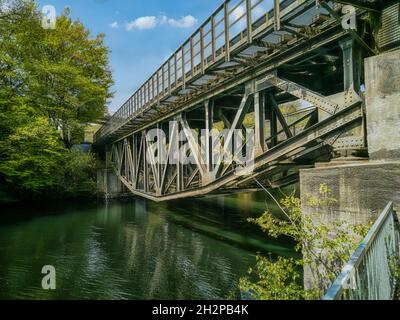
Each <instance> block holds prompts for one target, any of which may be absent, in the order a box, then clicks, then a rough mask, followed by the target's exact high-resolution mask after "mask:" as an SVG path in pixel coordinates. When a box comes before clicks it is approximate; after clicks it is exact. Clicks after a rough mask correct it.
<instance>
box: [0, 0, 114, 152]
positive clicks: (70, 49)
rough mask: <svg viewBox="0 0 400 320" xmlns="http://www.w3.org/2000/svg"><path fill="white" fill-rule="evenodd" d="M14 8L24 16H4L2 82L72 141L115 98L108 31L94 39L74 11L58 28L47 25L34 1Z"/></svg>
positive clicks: (0, 41) (63, 17)
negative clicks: (78, 129) (74, 18)
mask: <svg viewBox="0 0 400 320" xmlns="http://www.w3.org/2000/svg"><path fill="white" fill-rule="evenodd" d="M14 6H17V7H18V10H19V14H18V15H8V16H6V18H4V19H0V31H1V33H0V48H1V52H2V53H1V54H0V85H2V87H3V88H5V89H3V90H8V91H11V92H13V93H14V94H16V95H18V96H20V97H24V99H25V101H26V102H27V103H28V104H29V105H31V106H34V107H35V108H36V109H37V112H38V113H39V114H42V115H46V116H47V117H48V118H49V120H50V121H51V124H52V125H53V126H54V127H55V128H56V129H61V130H62V133H63V139H64V141H65V142H66V144H67V145H69V144H70V142H71V141H70V137H71V130H72V129H73V128H76V127H78V124H81V123H87V122H91V121H95V120H97V119H98V118H99V117H102V116H103V115H104V113H105V111H106V103H107V100H108V99H109V98H110V97H112V93H111V92H110V87H111V86H112V84H113V81H112V76H111V71H110V67H109V64H108V53H109V49H108V48H107V47H106V46H105V45H104V35H101V34H100V35H97V36H95V37H92V35H91V33H90V31H89V30H87V29H86V28H85V27H84V26H83V24H82V23H81V22H79V21H72V20H71V19H70V18H69V12H68V10H66V11H65V12H64V13H63V14H62V15H61V16H60V17H58V18H57V23H56V29H55V30H51V29H48V30H47V29H43V28H42V26H41V23H40V22H41V15H40V12H39V11H38V10H37V7H36V5H35V4H34V2H33V1H22V4H21V1H16V2H15V3H14ZM21 7H22V8H21ZM9 11H10V12H11V11H13V10H12V9H10V10H9Z"/></svg>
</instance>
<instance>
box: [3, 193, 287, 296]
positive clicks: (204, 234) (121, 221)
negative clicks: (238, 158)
mask: <svg viewBox="0 0 400 320" xmlns="http://www.w3.org/2000/svg"><path fill="white" fill-rule="evenodd" d="M266 199H267V196H266V195H265V194H263V193H242V194H236V195H230V196H217V197H210V198H202V199H186V200H180V201H173V202H167V203H152V202H149V201H145V200H143V199H129V200H118V201H116V200H115V201H110V202H107V203H105V202H103V201H89V202H88V201H80V202H57V203H46V204H36V205H18V206H12V207H10V206H8V207H2V208H1V213H0V299H225V298H227V297H230V296H232V294H233V296H235V297H239V294H240V293H239V291H238V288H237V283H238V279H239V278H240V277H242V276H244V275H246V272H247V270H248V269H249V267H251V266H253V265H254V264H255V258H256V254H257V253H258V252H260V253H264V254H268V253H271V254H272V255H275V256H276V255H284V256H293V255H294V252H293V244H292V243H290V242H289V241H288V240H286V239H278V240H274V239H269V238H268V237H267V236H266V235H265V234H264V233H262V232H261V231H260V230H259V229H258V228H257V227H256V226H253V225H251V224H249V223H248V222H246V219H247V218H248V217H257V216H259V215H261V214H262V213H263V212H264V211H265V210H266V209H267V208H268V209H269V210H270V211H272V212H274V211H277V209H276V206H274V205H273V203H272V202H269V201H267V200H266ZM44 265H52V266H54V267H55V269H56V289H55V290H43V289H42V286H41V281H42V277H43V276H44V275H42V274H41V270H42V267H43V266H44Z"/></svg>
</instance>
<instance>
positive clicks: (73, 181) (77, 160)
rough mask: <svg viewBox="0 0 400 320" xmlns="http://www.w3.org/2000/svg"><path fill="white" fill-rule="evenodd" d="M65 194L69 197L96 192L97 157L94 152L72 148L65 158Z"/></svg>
mask: <svg viewBox="0 0 400 320" xmlns="http://www.w3.org/2000/svg"><path fill="white" fill-rule="evenodd" d="M64 161H65V167H64V181H63V184H62V185H63V187H64V194H65V195H66V196H68V197H82V196H90V195H93V194H94V191H95V190H96V167H97V164H96V159H95V157H94V155H93V154H92V153H84V152H82V151H80V150H74V149H72V150H70V151H69V152H68V153H67V155H66V158H65V160H64Z"/></svg>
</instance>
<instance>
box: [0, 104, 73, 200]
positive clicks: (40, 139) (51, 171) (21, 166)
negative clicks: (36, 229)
mask: <svg viewBox="0 0 400 320" xmlns="http://www.w3.org/2000/svg"><path fill="white" fill-rule="evenodd" d="M19 111H20V110H19ZM13 116H15V117H17V116H16V115H15V114H14V115H13ZM64 153H65V148H64V146H63V145H62V143H61V141H60V139H59V135H58V133H57V132H56V131H55V130H54V128H52V127H51V126H50V125H49V123H48V120H47V118H45V117H34V118H32V119H31V120H30V121H29V122H26V123H25V124H22V125H20V126H17V127H16V128H15V129H14V130H13V132H12V133H11V134H10V135H8V136H7V139H5V140H2V141H0V154H1V161H0V174H2V175H3V176H4V178H5V181H6V182H8V183H10V184H12V185H13V186H14V187H15V189H16V190H17V191H18V192H19V193H20V194H21V195H23V194H24V193H26V192H28V193H32V194H33V195H37V194H39V193H41V192H43V191H45V190H49V189H51V188H54V187H56V186H58V185H59V183H60V175H59V171H60V167H61V163H62V162H61V161H62V159H63V154H64Z"/></svg>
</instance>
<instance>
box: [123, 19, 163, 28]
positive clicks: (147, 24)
mask: <svg viewBox="0 0 400 320" xmlns="http://www.w3.org/2000/svg"><path fill="white" fill-rule="evenodd" d="M156 25H157V18H156V17H155V16H147V17H140V18H137V19H135V20H133V21H131V22H128V23H127V24H126V30H128V31H131V30H133V29H138V30H145V29H153V28H155V27H156Z"/></svg>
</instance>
